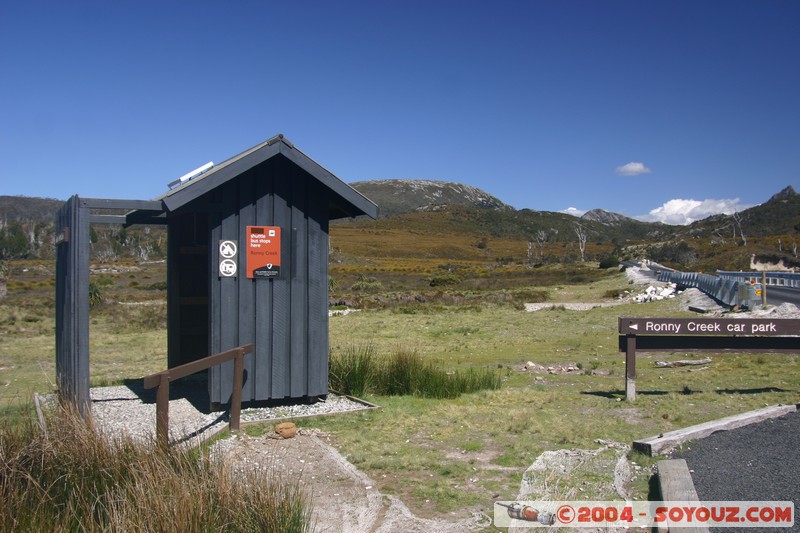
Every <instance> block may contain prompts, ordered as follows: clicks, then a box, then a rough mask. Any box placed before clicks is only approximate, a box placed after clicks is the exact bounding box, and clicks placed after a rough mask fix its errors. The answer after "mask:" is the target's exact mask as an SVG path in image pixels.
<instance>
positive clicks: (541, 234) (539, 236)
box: [533, 229, 547, 261]
mask: <svg viewBox="0 0 800 533" xmlns="http://www.w3.org/2000/svg"><path fill="white" fill-rule="evenodd" d="M533 237H534V239H535V240H536V244H537V246H539V261H544V245H545V243H546V242H547V232H546V231H545V230H543V229H540V230H537V231H536V234H535V235H534V236H533Z"/></svg>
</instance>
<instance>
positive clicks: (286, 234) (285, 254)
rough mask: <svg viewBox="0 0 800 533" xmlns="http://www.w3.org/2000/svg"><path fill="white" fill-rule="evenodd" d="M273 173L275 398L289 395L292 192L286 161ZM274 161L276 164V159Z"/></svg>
mask: <svg viewBox="0 0 800 533" xmlns="http://www.w3.org/2000/svg"><path fill="white" fill-rule="evenodd" d="M278 161H280V162H281V164H280V165H279V166H278V169H277V175H276V176H275V182H274V183H275V203H274V206H273V216H274V225H276V226H279V227H280V228H281V275H280V278H279V279H273V280H272V281H270V283H272V291H273V292H272V294H273V299H272V305H273V309H272V335H273V338H272V392H271V397H272V398H275V399H280V398H285V397H286V396H288V395H289V394H290V387H289V379H290V375H289V373H290V372H291V367H290V360H289V358H290V349H291V344H290V341H291V339H290V335H291V329H290V328H291V325H290V317H291V314H290V309H289V307H290V305H291V279H290V278H291V272H292V265H291V261H292V257H291V252H290V245H291V236H292V234H291V216H292V213H291V208H290V201H291V198H290V195H291V192H292V189H291V187H290V186H289V183H288V178H289V177H288V176H287V167H288V166H290V165H287V162H286V160H278ZM278 161H276V163H277V162H278Z"/></svg>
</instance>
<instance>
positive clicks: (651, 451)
mask: <svg viewBox="0 0 800 533" xmlns="http://www.w3.org/2000/svg"><path fill="white" fill-rule="evenodd" d="M795 411H797V406H796V405H773V406H771V407H765V408H763V409H758V410H756V411H749V412H747V413H742V414H738V415H733V416H728V417H725V418H720V419H719V420H712V421H711V422H705V423H703V424H697V425H695V426H689V427H688V428H683V429H678V430H675V431H670V432H669V433H662V434H661V435H656V436H655V437H648V438H646V439H641V440H635V441H633V449H634V450H638V451H640V452H642V453H644V454H647V455H650V456H653V455H659V454H663V453H665V452H668V451H670V450H672V449H673V448H676V447H678V446H679V445H680V444H683V443H684V442H686V441H690V440H695V439H702V438H703V437H707V436H709V435H711V434H712V433H714V432H716V431H725V430H729V429H736V428H739V427H742V426H746V425H748V424H753V423H755V422H761V421H762V420H767V419H769V418H776V417H779V416H783V415H785V414H789V413H794V412H795Z"/></svg>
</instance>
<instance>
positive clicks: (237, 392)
mask: <svg viewBox="0 0 800 533" xmlns="http://www.w3.org/2000/svg"><path fill="white" fill-rule="evenodd" d="M253 348H254V346H253V345H252V344H245V345H244V346H239V347H238V348H232V349H230V350H227V351H225V352H221V353H218V354H214V355H209V356H208V357H204V358H202V359H198V360H197V361H192V362H191V363H186V364H184V365H180V366H176V367H174V368H170V369H169V370H164V371H163V372H157V373H155V374H151V375H149V376H146V377H145V378H144V388H145V389H153V388H155V389H156V440H157V441H158V442H159V443H160V444H161V445H163V446H167V445H168V444H169V382H170V381H174V380H176V379H180V378H183V377H186V376H190V375H192V374H194V373H196V372H200V371H201V370H206V369H208V368H211V367H212V366H214V365H219V364H222V363H225V362H227V361H230V360H231V359H233V393H232V394H231V416H230V428H231V430H232V431H237V430H238V429H239V415H240V413H241V412H242V381H243V374H244V355H245V354H247V353H250V352H252V351H253Z"/></svg>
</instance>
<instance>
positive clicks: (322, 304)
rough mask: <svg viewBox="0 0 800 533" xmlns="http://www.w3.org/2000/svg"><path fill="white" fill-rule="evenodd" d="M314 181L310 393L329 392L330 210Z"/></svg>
mask: <svg viewBox="0 0 800 533" xmlns="http://www.w3.org/2000/svg"><path fill="white" fill-rule="evenodd" d="M319 189H320V187H319V185H318V184H316V183H315V184H314V186H313V189H312V192H311V193H310V196H309V202H308V235H309V237H308V240H309V242H308V284H309V289H308V290H309V292H308V395H309V396H324V395H326V394H328V239H329V237H328V213H327V211H326V206H325V195H324V194H322V191H321V190H319Z"/></svg>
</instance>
